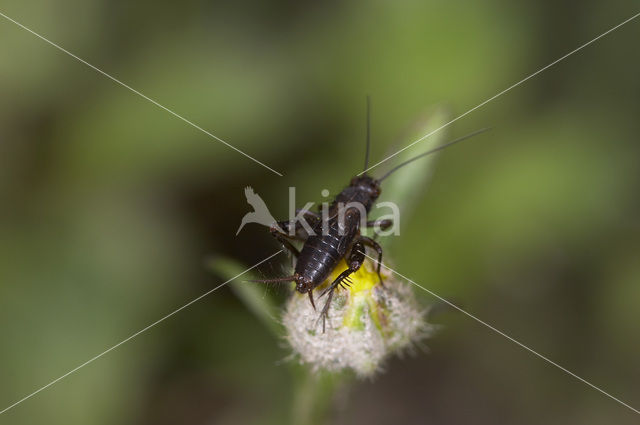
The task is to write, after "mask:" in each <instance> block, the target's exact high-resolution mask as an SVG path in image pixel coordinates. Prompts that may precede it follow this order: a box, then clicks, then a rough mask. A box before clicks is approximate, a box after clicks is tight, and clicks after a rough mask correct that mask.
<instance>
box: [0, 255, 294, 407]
mask: <svg viewBox="0 0 640 425" xmlns="http://www.w3.org/2000/svg"><path fill="white" fill-rule="evenodd" d="M281 252H282V250H280V251H278V252H276V253H275V254H271V255H270V256H268V257H267V258H265V259H264V260H262V261H260V262H259V263H256V264H254V265H253V266H251V267H249V268H248V269H246V270H245V271H243V272H242V273H239V274H237V275H235V276H234V277H232V278H231V279H229V280H227V281H225V282H223V283H221V284H220V285H218V286H216V287H215V288H213V289H210V290H209V291H207V292H205V293H204V294H202V295H200V296H199V297H198V298H195V299H193V300H191V301H189V302H188V303H186V304H185V305H183V306H182V307H180V308H178V309H176V310H174V311H172V312H171V313H169V314H167V315H166V316H164V317H162V318H161V319H158V320H156V321H155V322H153V323H152V324H150V325H148V326H147V327H145V328H143V329H141V330H139V331H138V332H136V333H134V334H133V335H131V336H129V337H128V338H125V339H123V340H122V341H120V342H119V343H117V344H116V345H113V346H111V347H110V348H108V349H107V350H105V351H103V352H102V353H100V354H98V355H97V356H95V357H92V358H91V359H89V360H87V361H86V362H84V363H82V364H81V365H80V366H77V367H75V368H74V369H71V370H70V371H69V372H67V373H65V374H64V375H62V376H60V377H59V378H56V379H54V380H53V381H51V382H49V383H48V384H47V385H45V386H44V387H41V388H39V389H38V390H36V391H34V392H32V393H31V394H29V395H28V396H26V397H23V398H21V399H20V400H18V401H16V402H15V403H13V404H12V405H10V406H7V407H6V408H5V409H3V410H1V411H0V415H2V414H3V413H5V412H6V411H8V410H10V409H12V408H14V407H16V406H17V405H18V404H20V403H22V402H23V401H26V400H28V399H30V398H31V397H33V396H34V395H36V394H38V393H39V392H40V391H44V390H46V389H47V388H49V387H50V386H52V385H53V384H55V383H57V382H58V381H61V380H62V379H64V378H66V377H67V376H69V375H71V374H72V373H74V372H76V371H78V370H79V369H81V368H83V367H85V366H86V365H88V364H89V363H92V362H93V361H95V360H98V359H99V358H100V357H102V356H104V355H105V354H107V353H109V352H110V351H113V350H115V349H116V348H118V347H120V346H121V345H122V344H124V343H126V342H128V341H130V340H132V339H133V338H135V337H137V336H138V335H140V334H141V333H143V332H146V331H148V330H149V329H151V328H152V327H154V326H156V325H157V324H158V323H160V322H162V321H164V320H166V319H168V318H169V317H171V316H173V315H174V314H176V313H178V312H179V311H181V310H184V309H185V308H187V307H189V306H190V305H191V304H193V303H195V302H197V301H200V300H201V299H202V298H204V297H206V296H207V295H209V294H211V293H212V292H214V291H216V290H218V289H220V288H222V287H223V286H224V285H226V284H227V283H229V282H231V281H232V280H234V279H237V278H238V277H240V276H242V275H243V274H245V273H246V272H248V271H249V270H252V269H254V268H256V267H258V266H259V265H260V264H262V263H264V262H265V261H267V260H270V259H271V258H273V257H275V256H276V255H278V254H280V253H281Z"/></svg>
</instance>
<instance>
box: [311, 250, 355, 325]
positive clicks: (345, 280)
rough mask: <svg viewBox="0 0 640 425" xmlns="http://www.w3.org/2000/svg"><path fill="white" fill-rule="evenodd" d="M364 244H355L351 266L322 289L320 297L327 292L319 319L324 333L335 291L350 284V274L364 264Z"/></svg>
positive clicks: (350, 257) (350, 258)
mask: <svg viewBox="0 0 640 425" xmlns="http://www.w3.org/2000/svg"><path fill="white" fill-rule="evenodd" d="M364 258H365V257H364V245H363V244H362V243H361V242H356V243H354V244H353V247H352V248H351V252H350V254H349V268H348V269H346V270H345V271H343V272H342V273H340V274H339V275H338V277H337V278H335V280H334V281H333V282H331V284H330V285H329V286H327V288H326V289H325V290H324V291H322V293H321V294H320V296H319V297H318V298H321V297H323V296H324V295H325V294H326V295H327V301H326V302H325V303H324V306H323V307H322V310H321V312H320V317H319V318H318V320H322V333H324V332H325V322H326V320H327V318H328V317H329V308H331V301H332V300H333V293H334V291H335V290H336V288H337V287H338V286H342V287H343V288H344V287H345V285H346V286H350V283H351V279H350V277H349V276H350V275H351V274H352V273H355V272H357V271H358V270H359V269H360V267H361V266H362V264H363V263H364ZM316 323H317V322H316Z"/></svg>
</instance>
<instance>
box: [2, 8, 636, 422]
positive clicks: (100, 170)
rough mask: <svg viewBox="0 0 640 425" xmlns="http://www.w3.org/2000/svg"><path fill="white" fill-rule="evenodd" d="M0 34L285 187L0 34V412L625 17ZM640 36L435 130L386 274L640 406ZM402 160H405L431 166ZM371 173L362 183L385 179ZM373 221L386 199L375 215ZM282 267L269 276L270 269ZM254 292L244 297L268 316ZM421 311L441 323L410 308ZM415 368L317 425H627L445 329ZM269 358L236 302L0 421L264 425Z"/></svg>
mask: <svg viewBox="0 0 640 425" xmlns="http://www.w3.org/2000/svg"><path fill="white" fill-rule="evenodd" d="M0 11H1V12H2V13H4V14H6V15H8V16H10V17H11V18H13V19H16V20H17V21H19V22H21V23H23V24H24V25H26V26H27V27H30V28H31V29H33V30H35V31H36V32H39V33H40V34H42V35H43V36H45V37H47V38H49V39H50V40H52V41H53V42H55V43H58V44H60V45H61V46H62V47H64V48H66V49H68V50H70V51H71V52H73V53H74V54H76V55H78V56H80V57H81V58H83V59H85V60H87V61H88V62H90V63H91V64H93V65H95V66H97V67H98V68H100V69H102V70H104V71H105V72H107V73H110V74H112V75H114V76H115V77H116V78H119V79H121V80H122V81H124V82H125V83H127V84H129V85H130V86H132V87H134V88H135V89H137V90H140V91H141V92H143V93H145V94H146V95H148V96H150V97H152V98H153V99H155V100H157V101H159V102H160V103H162V104H163V105H165V106H167V107H169V108H171V109H172V110H174V111H176V112H177V113H179V114H182V115H183V116H185V117H186V118H188V119H189V120H191V121H193V122H195V123H197V124H198V125H200V126H202V127H203V128H205V129H207V130H209V131H211V132H212V133H214V134H216V135H217V136H219V137H222V138H224V139H225V140H227V141H229V142H230V143H231V144H233V145H235V146H237V147H238V148H240V149H242V150H244V151H246V152H247V153H249V154H251V155H253V156H255V157H256V158H258V159H259V160H261V161H263V162H265V163H267V164H268V165H270V166H271V167H273V168H275V169H276V170H279V171H281V172H282V173H284V177H278V176H276V175H275V174H273V173H271V172H269V171H268V170H266V169H264V168H262V167H260V166H259V165H257V164H255V163H253V162H251V161H249V160H247V159H246V158H244V157H242V156H241V155H239V154H238V153H236V152H234V151H232V150H231V149H229V148H227V147H225V146H223V145H222V144H220V143H219V142H216V141H215V140H213V139H210V138H209V137H208V136H206V135H205V134H203V133H201V132H199V131H197V130H196V129H194V128H192V127H190V126H188V125H187V124H185V123H184V122H182V121H180V120H178V119H176V118H175V117H173V116H171V115H169V114H168V113H167V112H165V111H163V110H161V109H160V108H158V107H156V106H154V105H153V104H151V103H149V102H148V101H146V100H144V99H142V98H140V97H138V96H136V95H135V94H133V93H131V92H130V91H128V90H126V89H125V88H123V87H121V86H119V85H117V84H115V83H114V82H113V81H110V80H109V79H107V78H105V77H104V76H103V75H100V74H99V73H97V72H95V71H94V70H92V69H90V68H88V67H87V66H85V65H83V64H81V63H80V62H78V61H76V60H74V59H72V58H71V57H69V56H67V55H65V54H63V53H62V52H60V51H58V50H56V49H55V48H53V47H52V46H50V45H48V44H46V43H45V42H43V41H42V40H40V39H38V38H36V37H35V36H34V35H32V34H29V33H28V32H27V31H25V30H23V29H21V28H19V27H18V26H16V25H15V24H13V23H11V22H9V21H7V20H6V19H4V18H0V206H1V208H0V338H1V342H0V408H4V407H6V406H8V405H9V404H11V403H12V402H14V401H16V400H18V399H20V398H22V397H23V396H25V395H27V394H29V393H31V392H32V391H34V390H36V389H37V388H39V387H41V386H42V385H44V384H46V383H48V382H50V381H51V380H53V379H54V378H56V377H58V376H60V375H62V374H63V373H65V372H67V371H68V370H70V369H72V368H74V367H76V366H77V365H79V364H81V363H82V362H84V361H86V360H88V359H89V358H91V357H93V356H94V355H96V354H98V353H100V352H102V351H103V350H104V349H106V348H108V347H110V346H111V345H113V344H115V343H117V342H119V341H121V340H122V339H124V338H125V337H127V336H129V335H131V334H132V333H134V332H136V331H138V330H139V329H141V328H143V327H145V326H146V325H148V324H150V323H151V322H153V321H155V320H157V319H158V318H160V317H162V316H164V315H165V314H167V313H169V312H170V311H172V310H174V309H175V308H177V307H179V306H181V305H183V304H185V303H186V302H188V301H190V300H191V299H193V298H195V297H196V296H199V295H200V294H202V293H204V292H206V291H207V290H209V289H211V288H213V287H214V286H216V285H218V284H219V283H220V282H222V281H223V278H222V277H220V276H217V275H215V274H212V273H211V272H210V271H208V270H207V268H206V267H205V263H206V261H207V259H209V258H212V257H215V258H222V257H224V258H229V259H233V260H235V261H238V262H239V263H242V264H246V265H251V264H254V263H256V262H257V261H259V260H260V259H262V258H264V257H266V256H267V255H269V254H271V253H272V252H274V250H276V249H277V244H276V243H275V241H273V240H272V239H271V237H270V236H269V235H268V233H267V232H266V231H265V229H264V228H262V227H259V226H257V225H249V226H247V227H245V229H243V231H242V232H241V233H240V235H239V236H237V237H236V236H235V232H236V229H237V226H238V224H239V222H240V218H241V217H242V216H243V215H244V214H245V213H246V212H247V211H249V207H248V205H246V202H245V199H244V195H243V188H244V187H245V186H247V185H251V186H253V187H254V188H255V189H256V191H257V192H258V193H260V194H261V195H262V196H263V198H264V199H265V200H266V201H267V202H268V204H269V205H270V206H271V207H272V212H273V213H274V215H277V216H278V217H286V215H287V199H288V189H287V188H288V187H289V186H296V187H297V189H298V192H297V194H298V199H299V200H300V204H301V205H302V204H304V203H305V202H307V201H309V200H315V201H319V200H321V197H320V191H321V190H322V189H324V188H328V189H330V190H331V191H332V193H335V192H337V191H339V190H340V189H341V187H342V186H343V185H345V184H346V183H347V182H348V179H349V178H350V177H351V176H352V175H353V174H354V173H356V172H358V171H359V170H360V169H361V166H362V158H363V146H364V124H365V96H366V95H367V94H370V95H371V96H372V99H373V113H372V123H373V125H372V133H373V147H372V157H373V159H374V160H380V159H382V158H383V157H384V155H385V154H386V153H388V152H392V151H393V148H394V146H395V147H400V146H404V145H406V144H408V143H409V142H410V141H411V140H410V139H408V138H407V137H406V136H405V135H406V131H407V129H408V128H410V127H411V126H412V125H413V124H414V122H415V120H416V117H419V116H422V114H424V112H425V111H428V110H430V108H434V107H445V108H448V110H450V113H451V114H452V115H451V116H455V115H456V114H459V113H462V112H464V111H466V110H467V109H469V108H471V107H473V106H475V105H477V104H478V103H480V102H481V101H483V100H485V99H487V98H489V97H491V96H493V95H494V94H496V93H497V92H499V91H501V90H503V89H505V88H506V87H508V86H509V85H511V84H513V83H515V82H517V81H519V80H520V79H521V78H523V77H524V76H526V75H528V74H530V73H531V72H533V71H535V70H537V69H539V68H541V67H542V66H544V65H546V64H548V63H550V62H552V61H553V60H555V59H557V58H558V57H560V56H562V55H563V54H565V53H567V52H569V51H570V50H572V49H574V48H575V47H577V46H578V45H580V44H582V43H584V42H586V41H588V40H590V39H592V38H593V37H595V36H596V35H598V34H600V33H602V32H604V31H605V30H607V29H609V28H610V27H612V26H614V25H616V24H618V23H620V22H621V21H623V20H624V19H626V18H628V17H630V16H632V15H633V14H634V13H636V12H637V11H638V10H637V3H634V2H629V1H619V0H616V1H614V2H613V3H612V2H597V1H592V0H590V1H583V2H580V3H576V2H552V1H535V2H534V1H529V2H515V3H514V2H500V1H485V2H475V3H469V2H460V1H421V2H419V1H398V2H385V1H374V2H364V1H358V2H348V3H346V2H345V3H342V2H295V1H280V2H257V1H251V0H242V1H238V2H233V3H232V2H215V1H214V2H205V1H200V0H185V1H181V2H169V3H167V2H152V1H147V0H143V1H137V2H125V1H120V0H117V1H113V0H110V1H106V0H82V1H80V0H62V1H58V2H48V1H44V0H35V1H29V2H24V1H18V0H4V1H3V2H2V5H1V8H0ZM639 37H640V21H637V22H635V21H634V22H632V23H629V24H628V25H626V26H624V27H622V28H621V29H619V30H617V31H615V32H614V33H612V34H610V35H608V36H607V37H605V38H603V39H601V40H599V41H598V42H596V43H595V44H593V45H591V46H589V47H587V48H585V49H584V50H583V51H581V52H579V53H577V54H575V55H574V56H571V57H570V58H568V59H567V60H565V61H563V62H561V63H559V64H557V65H556V66H554V67H552V68H551V69H549V70H547V71H545V72H544V73H542V74H540V75H538V76H536V77H535V78H533V79H531V80H529V81H527V82H526V83H524V84H523V85H522V86H520V87H517V88H515V89H514V90H512V91H510V92H508V93H507V94H505V95H503V96H502V97H500V98H498V99H496V100H495V101H493V102H491V103H490V104H488V105H486V106H484V107H483V108H481V109H479V110H477V111H476V112H474V113H472V114H470V115H469V116H467V117H465V118H464V119H461V120H460V121H458V122H456V123H455V124H454V125H452V126H451V127H450V128H448V129H447V134H448V135H449V137H455V136H459V135H462V134H465V133H467V132H469V131H472V130H475V129H477V128H480V127H485V126H491V127H493V130H492V131H491V133H490V134H487V135H483V136H481V137H478V138H477V139H476V140H474V141H470V142H468V143H466V144H465V145H460V146H457V147H455V148H451V149H450V150H448V151H446V152H445V153H443V154H441V155H440V156H439V158H438V161H437V166H436V169H435V172H434V173H433V176H432V179H431V181H430V184H429V185H428V187H427V185H425V184H416V185H415V186H414V187H411V188H410V189H411V191H413V198H414V200H416V201H417V202H416V205H415V208H414V210H413V213H412V215H411V217H409V218H407V220H404V221H403V222H402V227H401V236H399V237H398V238H397V239H396V240H394V242H393V247H392V249H390V250H388V252H387V258H389V259H390V260H391V261H392V262H393V264H394V265H395V266H396V268H397V269H398V270H400V271H401V272H402V273H404V274H406V275H408V276H410V277H412V278H413V279H414V280H415V281H417V282H419V283H421V284H423V285H424V286H426V287H427V288H429V289H431V290H433V291H435V292H437V293H438V294H440V295H442V296H444V297H447V298H451V299H455V300H456V301H457V302H458V303H460V304H461V305H462V306H463V307H464V308H465V309H467V310H468V311H470V312H472V313H473V314H475V315H477V316H478V317H480V318H481V319H483V320H485V321H487V322H489V323H491V324H492V325H494V326H496V327H497V328H499V329H501V330H502V331H504V332H506V333H507V334H509V335H511V336H513V337H515V338H517V339H518V340H520V341H522V342H523V343H525V344H527V345H529V346H531V347H532V348H534V349H535V350H537V351H539V352H540V353H542V354H544V355H546V356H548V357H549V358H551V359H553V360H554V361H556V362H558V363H559V364H561V365H563V366H565V367H567V368H568V369H570V370H571V371H573V372H575V373H576V374H578V375H580V376H581V377H584V378H585V379H587V380H588V381H590V382H592V383H594V384H595V385H598V386H601V387H602V388H603V389H605V390H607V391H609V392H610V393H611V394H613V395H615V396H617V397H619V398H621V399H622V400H624V401H626V402H628V403H629V404H630V405H632V406H634V407H636V408H638V406H640V385H639V383H640V364H639V363H638V357H639V355H640V337H639V335H640V332H638V331H639V329H640V325H639V323H640V321H639V318H640V315H639V314H638V311H639V309H638V305H639V304H640V261H639V258H640V218H639V213H640V203H639V202H638V193H640V169H639V167H638V158H639V156H640V146H639V145H638V134H639V133H640V122H639V121H638V114H639V111H640V79H638V75H640V59H639V57H638V46H637V41H638V39H639ZM425 147H426V145H421V144H419V145H417V146H416V147H414V148H413V149H412V150H411V153H418V152H421V151H423V150H424V148H425ZM393 163H394V161H390V162H389V163H386V164H385V165H381V166H380V167H378V168H376V169H375V170H373V174H374V175H375V173H376V172H377V173H381V172H382V171H383V170H384V169H385V167H389V166H391V165H392V164H393ZM385 195H386V196H387V197H388V199H393V193H385ZM286 264H287V262H286V260H285V258H284V257H283V258H279V259H278V260H274V261H272V262H271V263H270V264H268V265H265V266H264V267H261V270H260V271H261V273H262V274H264V275H265V276H272V275H277V274H279V273H281V272H282V270H284V268H285V267H286ZM282 292H283V291H282V290H277V289H275V288H267V289H265V297H275V298H276V299H282V298H283V297H284V296H286V294H283V293H282ZM418 296H419V299H420V302H421V303H423V304H424V305H425V306H427V305H429V304H431V303H433V302H434V299H433V298H432V297H430V296H429V295H428V294H425V293H420V294H418ZM432 320H433V321H434V322H436V323H439V324H441V325H442V329H441V331H440V332H439V333H438V335H437V336H435V337H434V338H433V339H431V340H430V341H428V343H427V345H428V347H429V352H419V353H417V354H416V355H414V356H408V357H406V358H404V359H395V360H393V361H391V362H390V363H389V364H388V365H387V368H386V371H385V373H383V374H381V375H380V376H379V377H378V378H376V379H374V380H372V381H367V382H360V383H356V384H354V385H353V386H352V387H351V389H350V391H348V392H344V393H340V394H338V400H336V402H335V403H334V408H333V411H332V412H331V414H330V419H331V421H332V422H333V423H338V424H378V423H380V424H382V423H407V424H410V423H416V424H417V423H429V424H489V423H496V422H498V423H519V424H539V423H558V424H559V423H562V424H568V423H576V424H577V423H580V424H600V423H616V424H630V423H637V421H638V416H637V414H636V413H634V412H632V411H631V410H629V409H627V408H625V407H623V406H621V405H620V404H617V403H616V402H614V401H613V400H611V399H609V398H607V397H605V396H603V395H602V394H600V393H598V392H597V391H595V390H593V389H592V388H589V387H588V386H586V385H585V384H583V383H581V382H579V381H578V380H576V379H574V378H573V377H571V376H569V375H567V374H565V373H564V372H562V371H560V370H559V369H557V368H555V367H553V366H551V365H549V364H548V363H545V362H544V361H542V360H540V359H539V358H537V357H535V356H533V355H532V354H530V353H528V352H526V351H525V350H523V349H522V348H520V347H518V346H517V345H515V344H514V343H512V342H510V341H508V340H506V339H505V338H503V337H501V336H499V335H497V334H495V333H493V332H492V331H491V330H489V329H487V328H486V327H483V326H482V325H480V324H478V323H476V322H474V321H472V320H471V319H469V318H468V317H466V316H464V315H462V314H460V313H455V312H443V313H441V314H439V315H437V316H436V317H433V318H432ZM288 354H289V352H288V350H287V348H286V346H284V345H283V341H282V340H279V339H278V338H274V337H273V336H272V334H271V333H270V332H269V331H268V330H267V329H266V328H265V326H264V324H263V323H262V322H261V321H260V320H259V319H257V318H256V317H255V316H254V315H253V314H252V313H251V312H249V311H248V309H247V308H246V306H245V305H244V304H243V303H242V302H241V301H240V300H239V299H238V298H237V297H236V296H235V295H234V293H233V291H232V290H231V289H230V288H229V287H225V288H222V289H220V290H219V291H216V292H215V293H213V294H212V295H210V296H208V297H206V298H205V299H203V300H201V301H199V302H198V303H195V304H194V305H192V306H190V307H189V308H188V309H185V310H183V311H181V312H180V313H178V314H176V315H175V316H173V317H172V318H170V319H168V320H167V321H165V322H163V323H161V324H160V325H158V326H156V327H154V328H152V329H151V330H149V331H147V332H145V333H143V334H142V335H140V336H138V337H137V338H135V339H133V340H131V341H129V342H128V343H126V344H125V345H123V346H121V347H119V348H118V349H116V350H114V351H113V352H110V353H109V354H107V355H106V356H104V357H103V358H101V359H99V360H97V361H96V362H94V363H92V364H91V365H89V366H87V367H85V368H83V369H81V370H79V371H78V372H77V373H74V374H73V375H71V376H69V377H67V378H66V379H64V380H62V381H60V382H59V383H57V384H56V385H54V386H52V387H50V388H48V389H47V390H45V391H43V392H41V393H40V394H38V395H36V396H34V397H33V398H31V399H30V400H28V401H26V402H24V403H23V404H21V405H19V406H17V407H15V408H14V409H12V410H10V411H8V412H7V413H5V414H4V415H2V416H0V423H7V424H36V423H47V424H65V425H73V424H82V425H85V424H154V425H158V424H176V423H179V424H185V425H186V424H214V423H215V424H240V423H247V424H248V423H251V424H281V423H287V422H289V421H290V420H291V417H292V416H291V412H292V410H295V403H296V400H297V399H298V397H297V396H298V392H299V391H300V386H299V384H298V383H297V380H296V377H295V373H292V368H291V366H290V365H288V364H287V363H286V362H283V361H282V360H283V359H284V358H285V357H286V356H287V355H288Z"/></svg>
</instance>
